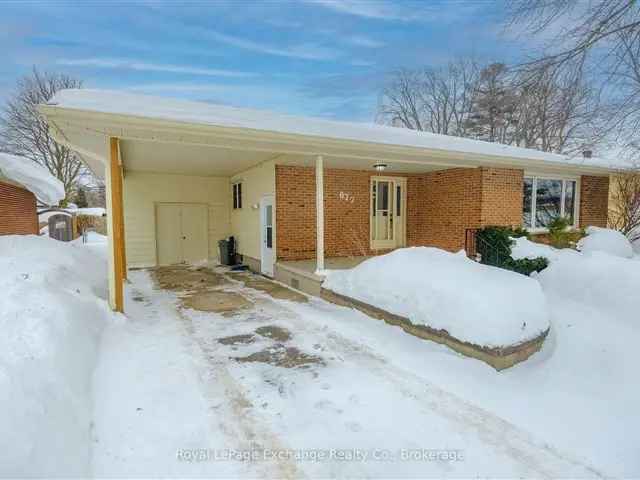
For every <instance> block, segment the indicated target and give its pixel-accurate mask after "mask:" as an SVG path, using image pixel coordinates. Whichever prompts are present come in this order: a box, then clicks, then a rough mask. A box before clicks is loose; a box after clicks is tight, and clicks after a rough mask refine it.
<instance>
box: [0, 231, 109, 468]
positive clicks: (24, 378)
mask: <svg viewBox="0 0 640 480" xmlns="http://www.w3.org/2000/svg"><path fill="white" fill-rule="evenodd" d="M93 240H94V241H95V240H96V238H94V239H93ZM105 279H106V258H105V249H104V243H97V244H96V243H92V244H90V245H82V244H76V243H74V244H64V243H61V242H57V241H55V240H52V239H49V238H43V237H37V236H0V292H1V293H0V300H1V301H0V331H1V332H2V334H1V335H0V425H1V427H0V432H1V433H0V477H3V478H6V477H23V476H33V477H42V476H53V475H55V476H73V477H84V476H86V475H88V474H89V473H90V471H91V458H90V453H91V422H92V418H93V413H92V408H93V402H92V390H93V387H92V380H91V379H92V374H93V369H94V366H95V364H96V358H97V355H98V342H99V335H100V331H101V330H102V328H103V326H104V324H105V321H106V319H107V318H111V317H112V313H111V311H110V310H109V309H108V307H107V305H106V302H105V301H104V298H105V297H106V281H105Z"/></svg>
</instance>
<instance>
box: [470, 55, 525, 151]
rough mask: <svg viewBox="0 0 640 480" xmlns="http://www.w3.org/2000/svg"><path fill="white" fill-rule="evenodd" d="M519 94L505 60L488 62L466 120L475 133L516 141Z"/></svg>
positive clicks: (491, 138)
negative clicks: (514, 137) (515, 131)
mask: <svg viewBox="0 0 640 480" xmlns="http://www.w3.org/2000/svg"><path fill="white" fill-rule="evenodd" d="M517 107H518V97H517V92H516V89H515V88H514V86H513V85H512V83H511V79H510V78H509V71H508V69H507V66H506V65H504V64H502V63H492V64H490V65H487V66H486V67H484V68H483V69H482V71H481V72H480V78H479V80H478V84H477V88H476V89H475V91H474V96H473V101H472V107H471V112H470V115H469V117H468V118H467V120H466V122H465V123H466V125H467V129H468V131H469V133H470V135H471V136H473V137H475V138H478V139H480V140H486V141H488V142H498V143H506V144H510V143H513V133H514V126H515V122H516V117H517V113H516V111H517Z"/></svg>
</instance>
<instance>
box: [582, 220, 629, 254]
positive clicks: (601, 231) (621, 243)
mask: <svg viewBox="0 0 640 480" xmlns="http://www.w3.org/2000/svg"><path fill="white" fill-rule="evenodd" d="M578 249H579V250H580V251H581V252H583V253H591V252H606V253H609V254H610V255H616V256H618V257H622V258H631V257H633V247H632V245H631V242H629V240H627V237H625V236H624V235H623V234H622V233H620V232H618V231H617V230H611V229H609V228H600V227H587V236H586V237H584V238H581V239H580V241H579V242H578Z"/></svg>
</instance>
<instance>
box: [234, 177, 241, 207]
mask: <svg viewBox="0 0 640 480" xmlns="http://www.w3.org/2000/svg"><path fill="white" fill-rule="evenodd" d="M238 208H242V183H234V184H233V209H234V210H237V209H238Z"/></svg>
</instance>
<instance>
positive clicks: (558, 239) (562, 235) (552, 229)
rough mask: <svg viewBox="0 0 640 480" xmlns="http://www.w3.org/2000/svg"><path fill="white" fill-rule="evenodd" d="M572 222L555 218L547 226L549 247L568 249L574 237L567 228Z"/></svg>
mask: <svg viewBox="0 0 640 480" xmlns="http://www.w3.org/2000/svg"><path fill="white" fill-rule="evenodd" d="M572 223H573V222H571V220H570V219H569V217H556V218H554V219H553V221H552V222H551V223H550V224H549V226H548V228H549V239H550V240H551V246H553V247H556V248H568V247H569V246H570V244H571V240H572V239H573V237H574V235H573V232H572V231H571V230H569V227H570V226H571V225H572Z"/></svg>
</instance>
